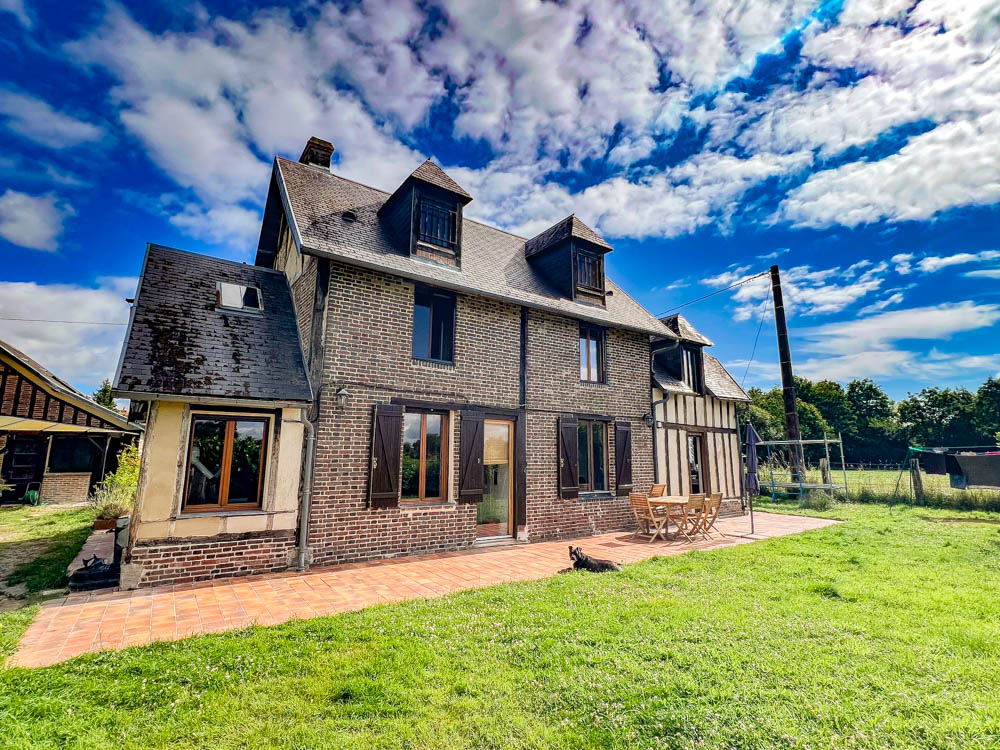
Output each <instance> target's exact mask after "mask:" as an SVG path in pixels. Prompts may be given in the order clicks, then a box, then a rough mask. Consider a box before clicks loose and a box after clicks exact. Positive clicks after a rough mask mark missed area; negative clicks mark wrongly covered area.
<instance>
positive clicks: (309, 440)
mask: <svg viewBox="0 0 1000 750" xmlns="http://www.w3.org/2000/svg"><path fill="white" fill-rule="evenodd" d="M309 411H310V410H307V409H303V410H302V413H303V416H304V417H305V419H304V420H303V421H302V429H303V431H304V432H305V438H306V440H305V442H306V463H305V469H304V471H303V473H302V496H301V497H300V499H299V565H298V568H299V570H300V571H302V570H305V569H306V568H307V567H308V566H307V564H306V552H307V551H308V549H309V511H310V509H311V507H312V482H313V466H314V464H315V463H316V427H315V425H313V421H312V419H310V415H309ZM316 411H317V415H316V416H317V417H318V416H319V414H318V411H319V410H318V409H317V410H316Z"/></svg>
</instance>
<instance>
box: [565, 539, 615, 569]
mask: <svg viewBox="0 0 1000 750" xmlns="http://www.w3.org/2000/svg"><path fill="white" fill-rule="evenodd" d="M569 559H570V560H572V561H573V568H574V570H589V571H590V572H591V573H610V572H611V571H620V570H621V569H622V566H621V565H619V564H618V563H614V562H611V561H610V560H598V559H597V558H596V557H591V556H590V555H588V554H587V553H586V552H584V551H583V548H582V547H573V546H571V547H570V548H569Z"/></svg>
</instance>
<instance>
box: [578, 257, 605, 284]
mask: <svg viewBox="0 0 1000 750" xmlns="http://www.w3.org/2000/svg"><path fill="white" fill-rule="evenodd" d="M576 288H577V289H579V290H580V291H583V292H590V293H592V294H604V258H603V257H601V256H600V255H595V254H593V253H588V252H586V251H584V250H580V249H577V250H576Z"/></svg>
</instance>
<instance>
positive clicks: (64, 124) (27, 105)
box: [0, 91, 104, 148]
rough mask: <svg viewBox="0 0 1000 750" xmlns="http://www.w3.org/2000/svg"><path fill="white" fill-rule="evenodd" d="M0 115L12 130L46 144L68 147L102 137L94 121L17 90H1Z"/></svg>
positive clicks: (100, 129) (102, 134) (52, 146)
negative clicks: (81, 118) (58, 108)
mask: <svg viewBox="0 0 1000 750" xmlns="http://www.w3.org/2000/svg"><path fill="white" fill-rule="evenodd" d="M0 117H2V118H4V120H3V124H4V126H5V127H6V128H7V129H8V130H10V131H11V132H14V133H17V134H18V135H20V136H22V137H23V138H27V139H29V140H32V141H34V142H35V143H41V144H42V145H43V146H48V147H49V148H70V147H72V146H78V145H80V144H81V143H93V142H94V141H99V140H100V139H101V138H103V137H104V131H103V129H102V128H100V127H98V126H97V125H94V124H92V123H89V122H84V121H83V120H79V119H77V118H75V117H71V116H69V115H67V114H63V113H62V112H57V111H56V110H55V109H53V108H52V106H51V105H50V104H49V103H48V102H45V101H43V100H41V99H38V98H36V97H33V96H28V95H27V94H22V93H19V92H16V91H0Z"/></svg>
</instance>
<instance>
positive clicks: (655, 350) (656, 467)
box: [649, 339, 681, 484]
mask: <svg viewBox="0 0 1000 750" xmlns="http://www.w3.org/2000/svg"><path fill="white" fill-rule="evenodd" d="M680 345H681V340H680V339H677V340H676V341H674V342H673V343H672V344H670V345H668V346H662V347H654V346H650V347H649V371H650V375H651V376H652V372H653V357H655V356H656V355H657V354H659V353H660V352H669V351H673V350H674V349H676V348H677V347H678V346H680ZM652 385H653V384H652V378H650V388H649V394H650V400H649V416H650V417H652V419H653V484H659V483H660V462H659V461H658V460H657V458H656V432H657V427H656V407H657V406H659V405H660V404H665V403H667V401H669V400H670V396H666V397H665V398H661V399H659V400H658V401H654V400H653V399H652V395H653V387H652ZM664 417H666V414H664ZM663 459H664V461H665V462H666V463H667V465H668V466H669V464H670V462H669V460H667V455H666V446H664V455H663Z"/></svg>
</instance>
